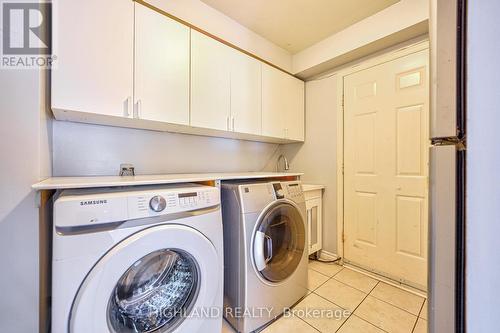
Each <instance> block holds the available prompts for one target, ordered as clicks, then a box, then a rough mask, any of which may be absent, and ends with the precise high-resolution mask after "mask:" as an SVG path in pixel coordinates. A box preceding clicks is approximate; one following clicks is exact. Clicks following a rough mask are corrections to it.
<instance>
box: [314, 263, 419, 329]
mask: <svg viewBox="0 0 500 333" xmlns="http://www.w3.org/2000/svg"><path fill="white" fill-rule="evenodd" d="M310 269H312V270H313V271H315V272H317V273H319V274H322V275H324V276H326V275H325V274H323V273H322V272H319V271H317V270H315V269H314V268H312V267H311V268H310ZM345 269H346V267H343V266H342V269H341V270H339V271H338V272H337V273H335V274H334V275H332V276H331V277H330V278H328V279H327V280H326V281H325V282H324V283H322V284H321V285H319V286H318V287H317V288H315V289H314V290H312V291H311V293H313V294H315V295H316V296H319V297H321V298H322V299H324V300H326V301H328V302H329V303H332V304H334V305H337V306H338V307H340V308H341V309H344V310H347V309H345V308H343V307H341V306H339V305H338V304H336V303H334V302H332V301H331V300H329V299H327V298H325V297H323V296H321V295H319V294H317V293H316V292H315V291H316V290H318V289H319V288H320V287H322V286H323V285H324V284H326V283H327V282H328V281H330V280H332V279H333V280H335V281H336V282H338V283H341V284H343V285H345V286H347V287H350V288H352V289H355V290H357V291H360V292H362V293H364V294H365V297H364V298H363V300H362V301H361V302H360V303H359V304H358V305H357V306H356V307H355V308H354V310H353V311H351V314H350V315H349V316H348V317H347V318H346V320H344V322H343V323H342V324H341V325H340V326H339V328H338V329H337V331H336V332H338V331H339V330H340V329H341V327H342V326H343V325H344V324H345V323H346V322H347V320H348V319H349V318H350V317H351V316H353V315H354V312H355V311H356V310H357V309H358V307H359V306H360V305H361V304H362V303H363V302H364V301H365V300H366V298H368V296H371V297H373V298H375V299H377V300H379V301H381V302H383V303H385V304H388V305H390V306H393V307H395V308H397V309H399V310H401V311H404V312H406V313H408V314H410V315H412V316H414V317H416V320H415V323H414V324H413V329H412V331H411V332H413V331H414V330H415V327H416V325H417V322H418V319H419V318H420V313H421V312H422V309H423V306H424V303H425V301H426V299H425V298H424V301H423V302H422V304H421V305H420V310H419V312H418V314H417V315H415V314H414V313H411V312H409V311H407V310H405V309H403V308H400V307H399V306H397V305H394V304H391V303H389V302H387V301H385V300H383V299H380V298H378V297H376V296H374V295H373V294H372V292H373V290H375V288H376V287H377V286H378V285H379V284H380V283H385V282H384V281H380V280H377V279H374V278H372V277H370V276H368V275H364V274H363V273H360V272H357V271H354V270H353V271H354V272H356V273H359V274H362V275H364V276H366V277H367V278H369V279H373V280H374V281H376V283H375V285H374V286H373V287H372V288H371V289H370V291H368V293H367V292H365V291H364V290H361V289H358V288H356V287H354V286H351V285H350V284H348V283H345V282H343V281H340V280H338V279H336V278H335V276H337V275H338V274H339V273H340V272H342V271H343V270H345ZM347 269H348V268H347ZM400 290H401V291H404V292H407V291H405V290H403V289H400ZM415 296H416V297H421V296H417V295H415ZM421 298H423V297H421ZM354 316H356V315H354ZM356 317H357V318H359V319H361V320H363V321H365V322H367V323H369V324H370V325H372V326H375V327H377V328H378V329H381V330H382V331H384V332H387V331H386V330H384V329H383V328H381V327H378V326H377V325H375V324H373V323H371V322H369V321H367V320H365V319H363V318H361V317H359V316H356Z"/></svg>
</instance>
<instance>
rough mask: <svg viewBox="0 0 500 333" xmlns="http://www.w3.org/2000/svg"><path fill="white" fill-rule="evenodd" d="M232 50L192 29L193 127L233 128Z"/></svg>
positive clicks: (224, 129)
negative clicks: (231, 95)
mask: <svg viewBox="0 0 500 333" xmlns="http://www.w3.org/2000/svg"><path fill="white" fill-rule="evenodd" d="M230 64H231V52H230V49H229V48H228V47H227V46H226V45H224V44H222V43H220V42H218V41H216V40H215V39H212V38H210V37H208V36H206V35H204V34H202V33H199V32H198V31H195V30H191V126H195V127H203V128H210V129H216V130H223V131H228V130H231V119H230V108H231V99H230V98H231V97H230V94H231V87H230V84H231V65H230Z"/></svg>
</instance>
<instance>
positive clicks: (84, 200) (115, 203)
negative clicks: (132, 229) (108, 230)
mask: <svg viewBox="0 0 500 333" xmlns="http://www.w3.org/2000/svg"><path fill="white" fill-rule="evenodd" d="M219 193H220V192H219V189H218V188H216V187H210V186H202V185H196V184H183V185H182V186H181V185H165V186H141V187H136V188H112V189H109V188H108V189H93V190H67V191H63V192H62V193H61V195H60V196H59V198H58V199H57V200H56V201H55V203H54V215H57V218H56V219H54V220H55V221H58V222H57V223H58V225H57V226H60V227H73V226H85V225H91V224H103V223H112V222H117V221H126V220H133V219H140V218H147V217H155V216H161V215H167V214H175V213H181V212H187V211H193V210H198V209H203V208H208V207H212V206H216V205H219V204H220V194H219Z"/></svg>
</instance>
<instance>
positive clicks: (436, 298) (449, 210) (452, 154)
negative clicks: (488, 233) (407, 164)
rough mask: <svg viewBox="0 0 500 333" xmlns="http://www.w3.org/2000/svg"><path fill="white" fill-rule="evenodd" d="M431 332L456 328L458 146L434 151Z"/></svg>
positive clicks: (431, 196) (451, 330)
mask: <svg viewBox="0 0 500 333" xmlns="http://www.w3.org/2000/svg"><path fill="white" fill-rule="evenodd" d="M430 163H431V168H430V179H431V183H430V186H431V188H430V214H431V216H430V227H429V233H430V242H429V243H430V251H429V268H430V270H429V281H428V282H429V300H428V301H429V307H428V309H429V310H428V311H429V314H428V315H429V317H428V318H429V332H436V333H448V332H449V333H453V332H455V251H456V234H455V230H456V197H455V193H456V171H455V170H456V167H455V166H456V147H455V146H432V147H431V152H430Z"/></svg>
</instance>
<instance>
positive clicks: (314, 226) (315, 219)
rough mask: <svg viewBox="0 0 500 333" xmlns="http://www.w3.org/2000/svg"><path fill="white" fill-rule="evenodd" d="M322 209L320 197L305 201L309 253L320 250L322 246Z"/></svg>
mask: <svg viewBox="0 0 500 333" xmlns="http://www.w3.org/2000/svg"><path fill="white" fill-rule="evenodd" d="M322 209H323V207H322V203H321V198H314V199H309V200H307V201H306V211H307V226H308V231H309V232H308V234H309V236H308V238H309V254H313V253H315V252H317V251H319V250H321V247H322V239H321V237H322V227H323V225H322Z"/></svg>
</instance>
